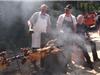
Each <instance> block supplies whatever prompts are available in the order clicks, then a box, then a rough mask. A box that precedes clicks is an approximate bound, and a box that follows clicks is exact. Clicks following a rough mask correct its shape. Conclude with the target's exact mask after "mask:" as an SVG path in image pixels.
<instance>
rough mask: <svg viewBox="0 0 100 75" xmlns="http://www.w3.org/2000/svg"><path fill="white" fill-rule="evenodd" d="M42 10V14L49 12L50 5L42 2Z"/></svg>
mask: <svg viewBox="0 0 100 75" xmlns="http://www.w3.org/2000/svg"><path fill="white" fill-rule="evenodd" d="M40 10H41V13H42V14H45V13H47V10H48V6H47V5H46V4H42V5H41V7H40Z"/></svg>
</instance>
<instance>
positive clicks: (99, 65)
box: [68, 32, 100, 75]
mask: <svg viewBox="0 0 100 75" xmlns="http://www.w3.org/2000/svg"><path fill="white" fill-rule="evenodd" d="M90 35H91V39H92V40H93V41H95V42H96V46H97V53H98V57H99V58H100V36H99V34H98V33H97V32H94V33H90ZM89 55H90V57H91V60H92V61H93V57H92V52H91V51H89ZM80 68H81V69H80ZM80 68H76V69H74V71H72V72H71V73H69V74H68V75H100V61H99V62H95V63H94V69H93V70H89V69H88V68H87V69H82V67H80Z"/></svg>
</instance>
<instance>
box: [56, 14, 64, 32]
mask: <svg viewBox="0 0 100 75" xmlns="http://www.w3.org/2000/svg"><path fill="white" fill-rule="evenodd" d="M62 22H63V16H62V15H60V16H59V17H58V20H57V24H56V26H57V31H60V30H62Z"/></svg>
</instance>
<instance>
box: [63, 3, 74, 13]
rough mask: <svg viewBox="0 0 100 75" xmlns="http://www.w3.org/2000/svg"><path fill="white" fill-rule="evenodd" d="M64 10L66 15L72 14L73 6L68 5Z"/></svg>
mask: <svg viewBox="0 0 100 75" xmlns="http://www.w3.org/2000/svg"><path fill="white" fill-rule="evenodd" d="M64 9H65V13H66V14H70V13H71V12H72V6H71V5H70V4H68V5H67V6H66V7H65V8H64Z"/></svg>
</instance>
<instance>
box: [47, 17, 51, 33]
mask: <svg viewBox="0 0 100 75" xmlns="http://www.w3.org/2000/svg"><path fill="white" fill-rule="evenodd" d="M47 24H48V25H47V32H49V33H50V32H51V20H50V16H49V15H48V21H47Z"/></svg>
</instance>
